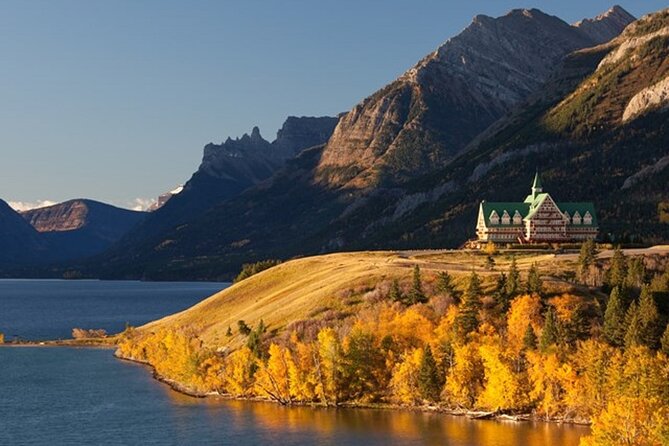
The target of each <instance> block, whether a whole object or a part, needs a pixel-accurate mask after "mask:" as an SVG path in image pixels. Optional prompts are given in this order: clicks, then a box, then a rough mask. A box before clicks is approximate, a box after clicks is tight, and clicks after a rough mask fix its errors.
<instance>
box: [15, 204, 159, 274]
mask: <svg viewBox="0 0 669 446" xmlns="http://www.w3.org/2000/svg"><path fill="white" fill-rule="evenodd" d="M145 215H146V213H145V212H136V211H130V210H127V209H120V208H117V207H115V206H111V205H108V204H105V203H100V202H97V201H93V200H85V199H78V200H70V201H65V202H63V203H59V204H56V205H53V206H47V207H43V208H39V209H32V210H29V211H25V212H22V213H21V216H22V217H23V219H24V220H25V221H26V222H27V223H29V224H30V225H31V226H32V227H33V228H35V230H37V231H38V232H39V234H40V237H41V239H42V240H43V241H44V242H46V243H48V245H49V247H50V251H51V255H50V257H51V258H52V259H53V260H58V261H64V260H72V259H78V258H84V257H89V256H93V255H96V254H99V253H101V252H103V251H104V250H106V249H107V248H109V247H110V246H111V244H112V243H114V242H116V241H118V240H119V239H120V238H121V237H123V236H124V235H125V234H126V233H127V232H128V231H129V230H130V229H132V228H133V227H134V226H136V225H137V224H138V223H139V222H140V221H141V220H142V219H143V218H144V217H145Z"/></svg>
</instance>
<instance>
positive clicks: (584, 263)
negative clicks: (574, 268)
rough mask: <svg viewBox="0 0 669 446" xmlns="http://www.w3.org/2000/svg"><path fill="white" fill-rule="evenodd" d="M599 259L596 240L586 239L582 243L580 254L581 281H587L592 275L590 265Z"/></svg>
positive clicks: (579, 270) (579, 269)
mask: <svg viewBox="0 0 669 446" xmlns="http://www.w3.org/2000/svg"><path fill="white" fill-rule="evenodd" d="M596 259H597V245H595V242H594V240H586V241H585V242H583V244H582V245H581V251H580V253H579V255H578V272H579V275H580V277H581V281H584V282H587V279H588V277H589V276H590V267H591V266H592V265H594V264H595V260H596Z"/></svg>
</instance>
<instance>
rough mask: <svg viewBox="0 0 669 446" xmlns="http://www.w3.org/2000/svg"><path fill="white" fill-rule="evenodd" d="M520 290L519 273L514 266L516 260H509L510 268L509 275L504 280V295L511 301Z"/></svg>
mask: <svg viewBox="0 0 669 446" xmlns="http://www.w3.org/2000/svg"><path fill="white" fill-rule="evenodd" d="M519 290H520V272H519V271H518V266H517V265H516V258H515V257H513V258H511V266H509V275H508V277H507V279H506V294H507V296H509V299H512V298H514V297H515V296H516V294H518V291H519Z"/></svg>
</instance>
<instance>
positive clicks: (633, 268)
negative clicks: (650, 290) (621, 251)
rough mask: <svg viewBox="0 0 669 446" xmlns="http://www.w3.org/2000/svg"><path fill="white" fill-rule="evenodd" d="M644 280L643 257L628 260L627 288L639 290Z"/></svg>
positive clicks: (644, 266) (644, 267)
mask: <svg viewBox="0 0 669 446" xmlns="http://www.w3.org/2000/svg"><path fill="white" fill-rule="evenodd" d="M645 280H646V265H645V264H644V261H643V257H634V258H632V259H630V260H629V266H628V268H627V280H626V285H627V286H628V287H634V288H641V285H643V283H644V282H645Z"/></svg>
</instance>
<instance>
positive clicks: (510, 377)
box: [478, 343, 526, 410]
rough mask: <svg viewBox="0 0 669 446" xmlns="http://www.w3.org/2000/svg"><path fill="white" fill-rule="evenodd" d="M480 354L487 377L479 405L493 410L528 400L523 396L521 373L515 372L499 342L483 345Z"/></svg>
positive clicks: (513, 405) (521, 403) (515, 406)
mask: <svg viewBox="0 0 669 446" xmlns="http://www.w3.org/2000/svg"><path fill="white" fill-rule="evenodd" d="M479 355H480V356H481V360H482V362H483V370H484V376H485V378H484V384H483V391H482V392H481V394H480V395H479V397H478V405H479V406H480V407H483V408H486V409H491V410H504V409H516V408H519V407H522V406H523V405H524V404H525V403H526V402H525V401H523V398H522V395H523V388H522V386H521V383H520V375H517V374H515V373H514V372H513V368H512V366H511V364H510V361H508V360H507V359H506V358H505V357H504V354H503V352H502V349H501V348H500V346H499V344H497V343H494V344H483V345H481V346H480V347H479Z"/></svg>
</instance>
